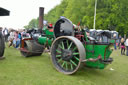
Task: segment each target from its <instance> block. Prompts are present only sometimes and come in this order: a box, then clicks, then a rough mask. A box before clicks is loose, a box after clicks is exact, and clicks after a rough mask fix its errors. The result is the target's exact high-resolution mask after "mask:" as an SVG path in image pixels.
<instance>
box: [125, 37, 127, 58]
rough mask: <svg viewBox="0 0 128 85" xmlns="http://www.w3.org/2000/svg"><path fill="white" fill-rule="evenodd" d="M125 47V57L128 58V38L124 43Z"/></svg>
mask: <svg viewBox="0 0 128 85" xmlns="http://www.w3.org/2000/svg"><path fill="white" fill-rule="evenodd" d="M125 46H126V50H127V52H126V55H127V56H128V38H127V39H126V41H125Z"/></svg>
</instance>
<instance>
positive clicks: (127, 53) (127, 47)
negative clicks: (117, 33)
mask: <svg viewBox="0 0 128 85" xmlns="http://www.w3.org/2000/svg"><path fill="white" fill-rule="evenodd" d="M126 49H127V52H126V55H127V56H128V46H126Z"/></svg>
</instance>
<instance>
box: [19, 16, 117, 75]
mask: <svg viewBox="0 0 128 85" xmlns="http://www.w3.org/2000/svg"><path fill="white" fill-rule="evenodd" d="M87 33H88V30H87V29H81V30H79V29H77V28H75V27H74V26H73V24H72V22H71V21H70V20H68V19H66V18H61V19H59V20H58V21H57V22H56V24H55V26H54V29H52V28H46V27H45V26H44V27H43V31H41V32H40V31H37V30H32V31H31V32H30V34H31V37H30V38H24V39H23V40H22V44H21V48H20V51H21V54H22V55H23V56H25V57H28V56H35V55H41V54H42V52H43V51H44V48H45V47H48V48H49V47H50V52H51V60H52V63H53V65H54V67H55V68H56V69H57V70H58V71H59V72H62V73H64V74H73V73H75V72H76V71H77V70H78V69H79V67H80V65H81V64H82V63H85V64H86V66H88V67H93V68H99V69H104V68H105V67H106V66H107V65H108V64H109V63H111V62H112V61H113V59H112V58H110V57H109V56H110V54H111V53H112V50H111V49H110V47H111V45H113V43H114V42H115V40H114V39H112V37H111V35H112V33H111V32H110V31H107V30H106V31H102V32H98V31H96V30H95V32H94V33H91V34H90V35H92V36H87Z"/></svg>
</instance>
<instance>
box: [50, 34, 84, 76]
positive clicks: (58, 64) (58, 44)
mask: <svg viewBox="0 0 128 85" xmlns="http://www.w3.org/2000/svg"><path fill="white" fill-rule="evenodd" d="M51 59H52V63H53V65H54V67H55V68H56V69H57V70H58V71H59V72H62V73H64V74H73V73H75V72H76V71H77V70H78V68H79V67H80V65H81V61H82V60H83V59H85V48H84V46H83V44H82V43H81V42H80V41H79V40H78V39H77V38H75V37H72V36H61V37H58V38H57V39H55V40H54V42H53V44H52V47H51Z"/></svg>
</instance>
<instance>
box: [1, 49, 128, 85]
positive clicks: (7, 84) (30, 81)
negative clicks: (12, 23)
mask: <svg viewBox="0 0 128 85" xmlns="http://www.w3.org/2000/svg"><path fill="white" fill-rule="evenodd" d="M5 56H6V59H5V60H1V61H0V85H128V56H122V55H120V51H119V50H117V51H114V52H113V54H112V55H111V56H112V57H113V58H114V62H113V63H112V64H110V65H108V66H107V68H105V69H104V70H99V69H92V68H87V67H83V68H81V69H80V70H79V71H78V72H77V73H76V74H74V75H64V74H62V73H60V72H57V71H56V70H55V69H54V68H53V65H52V63H51V60H50V55H48V54H47V53H44V54H43V55H42V56H36V57H30V58H25V57H23V56H21V54H20V52H19V51H18V50H16V49H14V48H8V47H6V50H5ZM110 68H113V69H114V70H110Z"/></svg>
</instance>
